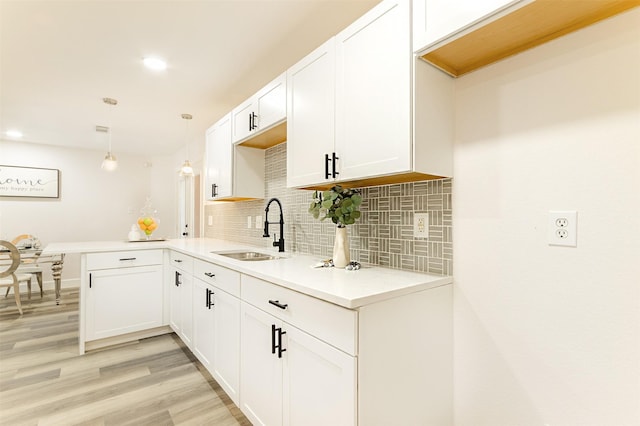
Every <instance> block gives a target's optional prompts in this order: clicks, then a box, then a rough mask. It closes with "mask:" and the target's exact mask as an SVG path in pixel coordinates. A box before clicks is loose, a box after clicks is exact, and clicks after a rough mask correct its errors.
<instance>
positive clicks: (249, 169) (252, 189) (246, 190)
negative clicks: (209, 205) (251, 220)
mask: <svg viewBox="0 0 640 426" xmlns="http://www.w3.org/2000/svg"><path fill="white" fill-rule="evenodd" d="M231 129H232V119H231V114H227V115H226V116H224V117H223V118H222V119H220V120H219V121H218V122H217V123H216V124H214V125H213V126H211V127H210V128H209V129H208V130H207V133H206V139H207V141H206V161H207V165H206V170H207V176H206V185H205V187H204V191H205V198H206V199H207V200H214V201H215V200H227V201H228V200H237V199H254V198H264V151H263V150H260V149H256V148H247V147H242V146H234V145H233V143H232V142H231Z"/></svg>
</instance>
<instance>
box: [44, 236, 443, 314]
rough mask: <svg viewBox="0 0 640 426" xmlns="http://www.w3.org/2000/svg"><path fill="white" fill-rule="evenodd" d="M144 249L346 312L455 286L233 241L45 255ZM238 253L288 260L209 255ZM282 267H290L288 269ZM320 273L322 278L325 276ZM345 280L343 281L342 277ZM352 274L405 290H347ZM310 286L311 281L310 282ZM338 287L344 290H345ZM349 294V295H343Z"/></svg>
mask: <svg viewBox="0 0 640 426" xmlns="http://www.w3.org/2000/svg"><path fill="white" fill-rule="evenodd" d="M146 249H171V250H175V251H178V252H180V253H184V254H186V255H189V256H192V257H194V258H197V259H200V260H202V261H205V262H212V263H215V264H217V265H219V266H222V267H226V268H229V269H232V270H235V271H238V272H240V273H243V274H246V275H250V276H253V277H255V278H259V279H262V280H265V281H268V282H270V283H274V284H277V285H280V286H282V287H285V288H288V289H291V290H294V291H298V292H300V293H303V294H306V295H309V296H312V297H316V298H318V299H322V300H325V301H327V302H330V303H333V304H336V305H339V306H342V307H345V308H348V309H357V308H359V307H362V306H365V305H369V304H372V303H376V302H380V301H383V300H387V299H391V298H394V297H398V296H403V295H407V294H411V293H415V292H418V291H422V290H427V289H431V288H435V287H440V286H443V285H448V284H451V283H453V277H451V276H441V275H432V274H428V273H422V272H410V271H404V270H400V269H390V268H385V267H381V266H377V265H363V268H362V269H360V270H359V271H347V270H344V269H336V268H318V269H314V268H312V265H313V264H314V263H316V262H318V261H319V260H320V257H318V256H310V255H304V254H298V253H278V252H275V251H274V250H273V249H269V248H264V247H256V246H251V245H247V244H242V243H236V242H232V241H225V240H216V239H210V238H200V239H173V240H172V239H167V240H164V241H149V242H129V241H92V242H70V243H51V244H49V245H47V246H46V247H45V248H44V250H43V252H42V255H48V254H58V253H65V254H78V253H79V254H84V253H101V252H113V251H129V250H146ZM235 250H255V251H260V252H265V253H270V254H275V255H280V256H283V257H285V259H279V260H270V261H266V262H244V261H240V260H234V259H231V258H228V257H224V256H221V255H218V254H215V253H211V251H235ZM278 262H287V264H286V265H285V266H283V264H279V263H278ZM307 268H308V271H309V272H311V271H316V272H315V273H314V274H311V273H310V274H308V275H307V277H315V281H316V283H315V285H314V283H313V282H312V283H310V284H309V285H304V284H302V283H301V281H303V279H304V278H303V276H304V275H305V273H306V272H307ZM321 271H322V272H321ZM320 273H324V274H331V277H323V278H322V279H321V283H318V277H319V275H318V274H320ZM343 274H344V275H343ZM350 274H353V275H354V277H353V278H356V279H365V280H366V279H367V277H369V278H370V279H371V281H374V282H375V281H377V280H378V277H379V276H383V277H384V276H385V275H387V276H388V275H393V276H394V281H395V280H396V278H395V277H397V280H398V281H401V282H402V283H401V284H398V285H391V286H385V285H375V284H374V285H371V288H370V289H368V288H366V287H367V286H366V285H365V286H364V287H365V288H361V287H362V284H361V283H360V284H355V285H354V287H353V288H349V285H348V284H344V281H345V280H346V281H348V280H351V279H352V277H349V275H350ZM307 281H313V280H309V279H307ZM327 281H331V282H332V283H333V282H334V281H336V282H338V286H337V288H336V289H335V290H334V291H330V290H331V289H323V288H320V285H322V287H324V283H326V282H327ZM340 283H342V284H344V285H341V284H340ZM345 293H347V294H351V295H345Z"/></svg>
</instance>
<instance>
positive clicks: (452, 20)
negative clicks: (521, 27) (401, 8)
mask: <svg viewBox="0 0 640 426" xmlns="http://www.w3.org/2000/svg"><path fill="white" fill-rule="evenodd" d="M521 1H522V0H515V1H514V0H482V1H478V0H413V47H414V51H418V50H422V49H424V48H425V47H428V46H429V45H431V44H433V43H435V42H437V41H439V40H441V39H444V38H447V37H449V36H451V35H452V34H454V33H456V32H458V31H460V30H461V29H463V28H465V27H467V26H468V25H471V24H473V23H475V22H477V21H480V20H482V19H484V18H486V17H487V16H489V15H492V14H494V13H496V12H498V11H499V10H501V9H503V8H505V7H507V6H509V5H511V4H515V3H519V2H521Z"/></svg>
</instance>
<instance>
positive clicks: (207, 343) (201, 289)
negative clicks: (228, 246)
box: [193, 279, 215, 371]
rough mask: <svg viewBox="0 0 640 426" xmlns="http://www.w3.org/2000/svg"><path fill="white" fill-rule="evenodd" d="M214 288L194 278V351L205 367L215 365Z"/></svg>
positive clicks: (208, 367) (209, 367)
mask: <svg viewBox="0 0 640 426" xmlns="http://www.w3.org/2000/svg"><path fill="white" fill-rule="evenodd" d="M214 294H215V292H214V291H213V288H212V287H211V286H210V285H209V284H207V283H205V282H204V281H201V280H198V279H195V280H193V353H194V354H195V356H196V357H197V358H198V359H199V360H200V362H201V363H202V365H204V367H205V368H206V369H207V370H209V371H211V368H212V367H213V347H214V342H215V338H214V327H215V317H214V311H213V306H214V301H213V295H214Z"/></svg>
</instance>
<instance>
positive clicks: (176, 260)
mask: <svg viewBox="0 0 640 426" xmlns="http://www.w3.org/2000/svg"><path fill="white" fill-rule="evenodd" d="M173 261H174V262H178V263H182V259H173Z"/></svg>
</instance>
